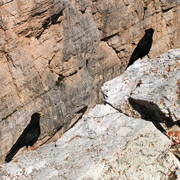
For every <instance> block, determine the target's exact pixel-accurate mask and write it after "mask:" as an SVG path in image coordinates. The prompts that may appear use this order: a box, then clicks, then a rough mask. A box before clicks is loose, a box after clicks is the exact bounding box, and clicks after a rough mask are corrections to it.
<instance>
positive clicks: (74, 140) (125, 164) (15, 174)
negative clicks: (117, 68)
mask: <svg viewBox="0 0 180 180" xmlns="http://www.w3.org/2000/svg"><path fill="white" fill-rule="evenodd" d="M179 58H180V49H175V50H170V51H168V52H167V53H165V54H163V55H161V56H160V58H154V59H143V60H137V61H136V62H135V63H134V64H133V65H132V66H130V67H129V68H128V69H127V71H126V72H125V73H124V74H122V75H121V76H119V77H117V78H115V79H113V80H111V81H108V82H106V83H105V84H104V85H103V87H102V90H103V93H104V97H105V101H106V103H105V104H104V105H102V104H98V105H96V106H95V107H94V108H92V109H90V111H89V112H88V113H87V114H85V115H84V116H83V117H82V119H80V120H79V121H78V122H77V123H76V124H75V125H74V126H73V127H72V128H71V129H69V130H68V131H67V132H66V133H64V134H63V136H62V137H61V138H60V139H58V140H57V141H56V142H54V143H50V144H48V145H44V146H42V147H40V148H39V149H38V150H36V151H29V152H26V153H23V154H22V155H21V156H19V157H18V159H17V158H14V161H12V162H10V163H7V164H2V165H1V166H0V178H1V179H3V180H5V179H17V178H19V179H35V180H40V179H47V180H48V179H52V180H56V179H57V180H58V179H62V180H64V179H68V180H71V179H72V180H74V179H78V180H88V179H92V180H101V179H102V180H106V179H115V180H116V179H117V180H118V179H124V180H126V179H128V180H140V179H150V180H157V179H162V180H166V179H172V178H173V179H179V178H180V162H179V160H178V156H177V149H176V153H174V152H173V153H172V150H171V148H172V143H174V146H175V145H176V144H177V143H178V138H179V137H178V136H179V132H180V131H179V126H178V123H177V122H178V120H177V119H175V117H179V111H178V108H174V107H171V106H172V104H176V105H177V104H178V103H179V102H178V95H177V94H176V88H177V87H179V84H176V81H175V83H174V81H170V79H171V78H172V79H173V80H176V78H178V75H179V70H178V69H179V66H178V64H179ZM155 61H156V63H155ZM168 64H169V65H170V66H168ZM163 65H164V66H163ZM175 65H177V67H175ZM157 67H158V69H157ZM161 68H162V69H161ZM168 68H170V70H169V69H168ZM154 69H155V71H154ZM160 69H161V71H160ZM165 70H167V72H165ZM161 73H163V74H161ZM164 75H165V76H164ZM130 77H131V78H130ZM145 77H146V78H145ZM148 78H149V79H148ZM150 79H152V81H151V80H150ZM160 79H162V80H161V81H160ZM145 82H146V83H145ZM168 82H171V83H168ZM138 83H139V84H138ZM143 83H144V84H145V85H143ZM163 83H164V84H167V86H165V87H166V88H164V90H161V91H160V90H159V88H160V89H161V87H162V85H164V84H163ZM127 84H128V85H127ZM175 84H176V85H175ZM171 86H172V87H173V88H172V87H171ZM142 87H143V88H144V89H145V88H147V89H146V90H145V91H142V90H141V88H142ZM168 87H169V88H168ZM148 88H149V90H148ZM151 88H153V89H151ZM174 90H175V91H174ZM138 91H139V92H140V94H138V93H137V92H138ZM146 92H147V94H146V95H145V93H146ZM157 92H158V93H157ZM169 92H171V93H169ZM153 93H154V96H153V95H152V94H153ZM161 95H162V96H163V97H167V99H168V101H167V103H166V101H164V103H163V104H162V103H161V102H159V101H158V100H159V98H162V97H161ZM143 97H144V98H143ZM172 97H173V98H172ZM130 98H131V99H130ZM132 99H133V100H132ZM131 101H133V103H132V102H131ZM150 101H152V102H150ZM121 102H123V103H122V104H121ZM129 102H131V104H130V103H129ZM142 102H143V103H142ZM124 103H127V104H128V103H129V104H128V105H126V108H127V107H129V109H130V108H131V109H132V111H133V112H134V113H132V112H131V110H129V111H126V108H124V106H123V104H124ZM146 104H150V105H149V106H148V105H146ZM155 105H156V106H155ZM141 106H143V107H144V106H145V107H146V106H147V107H148V108H149V111H147V107H146V108H145V111H144V117H143V118H138V116H143V113H142V112H141V111H140V110H139V109H141V108H143V107H141ZM156 107H158V108H159V109H158V110H159V111H157V108H156ZM151 108H152V109H151ZM166 108H167V109H168V110H167V109H166ZM154 110H155V112H154ZM121 111H122V112H123V113H122V112H121ZM148 113H154V114H148ZM127 115H129V116H127ZM131 115H132V116H134V117H130V116H131ZM150 115H151V116H152V117H149V116H150ZM158 117H159V118H160V117H164V118H165V120H164V121H168V120H171V123H170V124H171V126H170V125H169V124H168V125H169V126H168V125H167V126H163V125H164V124H165V122H164V121H163V120H162V119H158ZM153 119H154V121H153ZM154 122H158V123H160V124H161V125H162V128H164V130H165V131H167V132H166V133H162V132H161V131H159V130H158V129H157V127H156V126H155V125H154V124H155V123H154ZM168 122H169V121H168ZM173 123H174V124H173ZM173 128H176V129H173ZM165 134H166V135H165ZM170 135H171V136H170ZM173 138H174V139H173ZM173 148H174V147H173Z"/></svg>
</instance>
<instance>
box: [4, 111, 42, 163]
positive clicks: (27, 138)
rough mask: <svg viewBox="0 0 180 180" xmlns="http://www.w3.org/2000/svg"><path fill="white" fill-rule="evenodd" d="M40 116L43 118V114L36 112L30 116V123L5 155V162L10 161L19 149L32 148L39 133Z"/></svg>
mask: <svg viewBox="0 0 180 180" xmlns="http://www.w3.org/2000/svg"><path fill="white" fill-rule="evenodd" d="M41 116H43V114H40V113H37V112H36V113H34V114H33V115H32V116H31V121H30V123H29V124H28V125H27V126H26V128H25V129H24V131H23V132H22V134H21V135H20V136H19V138H18V140H17V141H16V143H15V144H14V145H13V146H12V148H11V149H10V150H9V152H8V154H7V155H6V158H5V162H9V161H11V160H12V158H13V156H14V155H15V154H16V153H17V152H18V151H19V149H21V148H22V147H24V146H26V148H27V147H28V146H33V144H34V143H35V142H36V141H37V140H38V138H39V136H40V132H41V131H40V123H39V120H40V117H41Z"/></svg>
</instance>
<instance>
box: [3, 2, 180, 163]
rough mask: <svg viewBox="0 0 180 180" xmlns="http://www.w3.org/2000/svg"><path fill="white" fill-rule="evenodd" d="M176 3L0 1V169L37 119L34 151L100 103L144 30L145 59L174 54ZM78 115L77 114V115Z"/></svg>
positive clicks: (122, 69)
mask: <svg viewBox="0 0 180 180" xmlns="http://www.w3.org/2000/svg"><path fill="white" fill-rule="evenodd" d="M179 7H180V6H179V0H173V1H172V0H163V1H162V0H153V1H152V0H131V1H129V0H126V1H122V0H121V1H120V0H119V1H117V0H103V1H101V0H0V67H1V68H0V85H1V86H0V142H1V146H0V162H3V160H4V157H5V154H6V153H7V151H8V150H9V149H10V147H11V145H12V144H13V143H14V142H15V141H16V139H17V138H18V137H19V135H20V134H21V132H22V131H23V129H24V127H25V126H26V125H27V124H28V122H29V118H30V117H31V115H32V113H34V112H36V111H43V112H44V113H45V114H46V116H45V117H44V119H43V122H42V123H41V127H42V133H41V137H40V139H39V140H38V144H44V143H46V142H47V141H52V139H51V138H52V137H53V138H54V139H55V140H57V139H58V138H59V137H60V136H61V135H62V134H63V133H64V132H65V131H67V130H68V129H69V128H70V127H71V126H72V125H73V124H74V123H75V122H76V121H77V120H78V119H79V117H80V116H82V115H83V111H84V109H89V108H91V107H94V106H95V104H96V103H102V101H101V100H102V97H101V95H102V93H101V91H100V88H101V86H102V85H103V83H104V82H106V81H108V80H110V79H113V78H114V77H117V76H118V75H120V74H122V73H123V72H124V70H125V68H126V65H127V62H128V60H129V57H130V55H131V53H132V51H133V49H134V47H135V45H134V44H137V42H138V41H139V39H140V38H141V37H142V36H143V34H144V30H145V29H148V28H150V27H152V28H154V29H155V33H154V37H153V40H154V43H153V46H152V49H151V52H150V54H149V55H150V57H155V56H157V55H159V54H162V53H163V52H165V51H167V50H168V49H172V48H173V49H174V48H177V47H180V41H179V37H180V34H179V32H180V31H178V27H179V10H180V8H179ZM77 112H81V113H77Z"/></svg>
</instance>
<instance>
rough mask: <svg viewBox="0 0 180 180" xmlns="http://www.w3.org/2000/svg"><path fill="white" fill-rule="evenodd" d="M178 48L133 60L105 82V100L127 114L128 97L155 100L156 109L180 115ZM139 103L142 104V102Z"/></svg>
mask: <svg viewBox="0 0 180 180" xmlns="http://www.w3.org/2000/svg"><path fill="white" fill-rule="evenodd" d="M179 85H180V48H178V49H175V50H173V49H172V50H169V51H168V52H167V53H164V54H162V55H161V56H160V57H158V58H154V59H143V60H137V61H136V62H135V63H134V64H133V65H131V66H130V67H129V68H128V69H127V70H126V72H125V73H123V74H122V75H121V76H118V77H116V78H114V79H113V80H110V81H108V82H106V83H105V84H104V85H103V87H102V91H103V93H104V95H105V101H106V102H108V103H110V104H111V105H112V106H114V107H116V108H118V109H120V110H122V111H123V112H125V113H127V114H129V111H130V110H129V109H130V108H129V103H128V100H127V99H128V98H129V97H131V98H133V99H135V100H143V101H146V102H147V103H149V102H151V103H154V104H156V105H157V106H158V107H159V108H160V111H162V112H163V113H164V114H165V115H167V116H169V111H170V113H171V114H172V115H174V116H172V119H173V120H174V121H177V120H178V119H180V102H179V93H180V91H179ZM142 106H143V104H142Z"/></svg>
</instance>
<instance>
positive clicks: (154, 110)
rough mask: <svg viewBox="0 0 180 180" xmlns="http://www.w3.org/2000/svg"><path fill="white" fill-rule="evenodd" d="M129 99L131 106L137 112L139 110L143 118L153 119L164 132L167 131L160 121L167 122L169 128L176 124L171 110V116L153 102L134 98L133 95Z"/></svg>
mask: <svg viewBox="0 0 180 180" xmlns="http://www.w3.org/2000/svg"><path fill="white" fill-rule="evenodd" d="M128 100H129V103H130V104H131V106H132V107H133V108H134V109H135V110H136V111H137V112H139V114H140V115H141V118H142V119H145V120H147V121H151V122H152V123H153V124H154V125H155V127H156V128H157V129H158V130H160V131H161V132H162V133H165V132H166V131H165V130H164V128H163V127H162V126H161V124H160V123H165V124H166V126H167V127H168V128H169V127H172V126H173V125H175V124H176V123H175V122H174V121H173V119H172V116H171V113H170V111H169V110H168V111H169V116H166V115H165V113H163V112H162V111H161V109H160V108H159V107H158V105H157V104H155V103H153V102H149V101H145V100H140V99H133V98H131V97H130V98H129V99H128Z"/></svg>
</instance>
